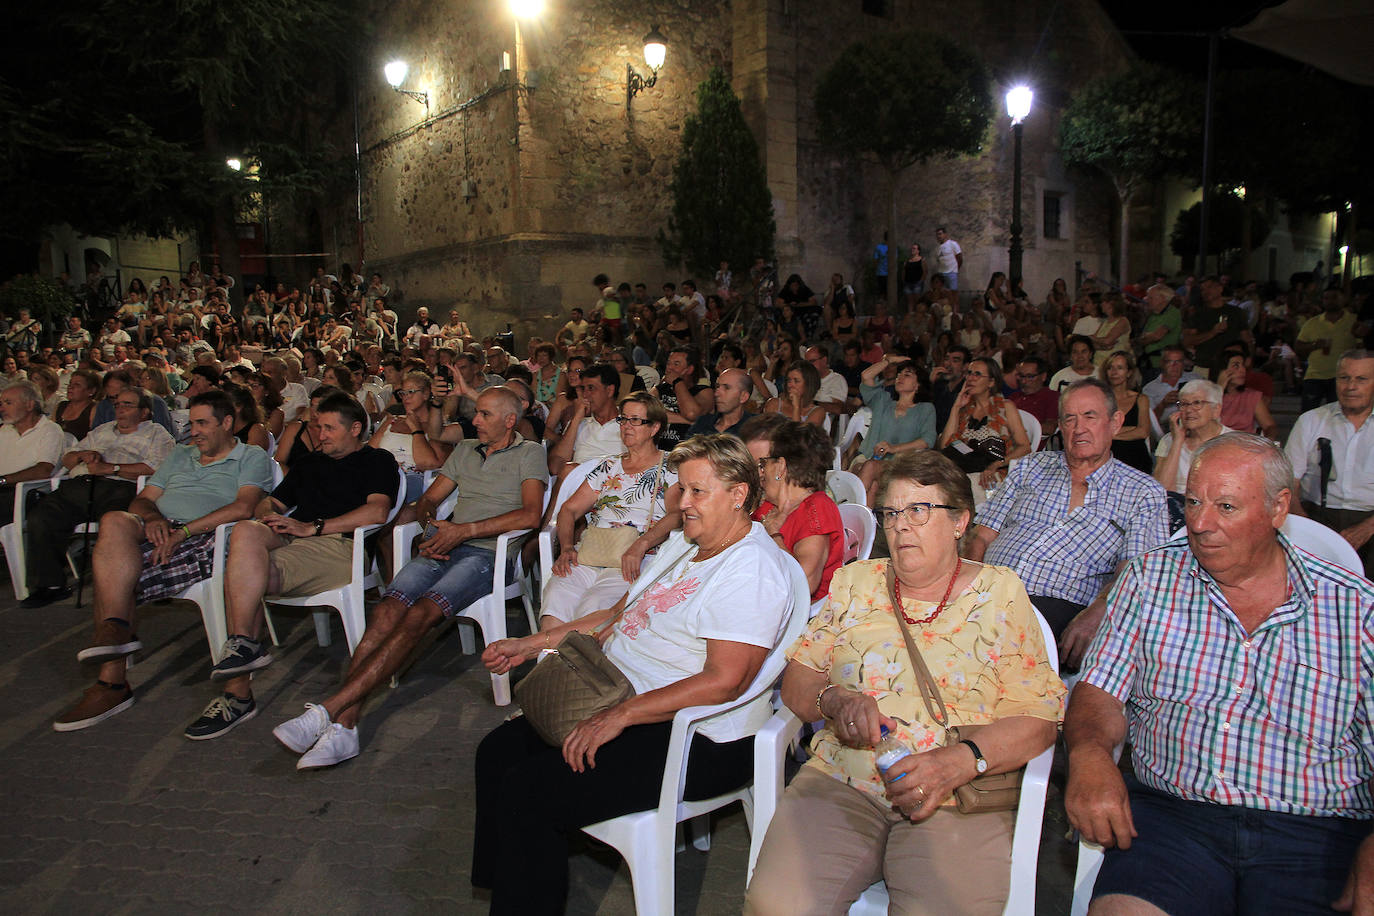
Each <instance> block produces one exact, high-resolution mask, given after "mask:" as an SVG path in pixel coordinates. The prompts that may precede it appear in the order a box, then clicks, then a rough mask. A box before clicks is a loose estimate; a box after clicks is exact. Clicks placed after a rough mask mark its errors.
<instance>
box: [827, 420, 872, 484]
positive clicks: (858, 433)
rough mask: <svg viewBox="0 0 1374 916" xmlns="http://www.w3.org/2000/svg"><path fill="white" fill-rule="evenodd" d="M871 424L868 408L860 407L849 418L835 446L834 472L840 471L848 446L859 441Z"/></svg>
mask: <svg viewBox="0 0 1374 916" xmlns="http://www.w3.org/2000/svg"><path fill="white" fill-rule="evenodd" d="M871 422H873V410H872V409H871V408H868V407H860V408H859V409H858V410H856V411H854V413H853V414H851V415H850V417H849V422H848V423H847V424H845V427H844V433H843V434H841V436H840V444H839V445H837V446H835V470H837V471H842V470H844V467H843V466H842V462H843V461H844V453H845V452H847V451H848V450H849V446H850V445H852V444H853V443H854V440H855V439H861V438H863V437H864V436H865V435H866V434H867V433H868V424H869V423H871Z"/></svg>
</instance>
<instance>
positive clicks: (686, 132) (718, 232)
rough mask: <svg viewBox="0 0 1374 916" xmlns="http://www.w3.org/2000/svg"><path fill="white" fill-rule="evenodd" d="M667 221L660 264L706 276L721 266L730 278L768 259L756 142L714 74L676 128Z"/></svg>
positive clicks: (769, 223)
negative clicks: (677, 147)
mask: <svg viewBox="0 0 1374 916" xmlns="http://www.w3.org/2000/svg"><path fill="white" fill-rule="evenodd" d="M670 190H671V191H672V193H673V210H672V215H671V216H669V217H668V231H667V232H666V233H665V232H663V231H661V230H660V232H659V243H660V244H661V245H662V247H663V257H664V259H665V260H666V261H668V262H669V263H671V264H684V265H686V267H687V269H688V270H689V271H691V272H693V273H696V274H702V275H706V276H710V275H711V274H713V273H715V271H716V268H717V266H718V265H719V263H720V262H721V261H722V260H727V261H729V262H730V264H731V265H732V266H733V267H734V269H735V270H736V271H739V270H743V269H747V266H748V265H749V264H752V263H753V261H754V258H756V257H760V256H762V257H766V258H770V259H771V258H772V256H773V237H774V235H775V234H776V232H777V226H776V224H775V223H774V222H773V198H772V195H771V194H770V193H769V191H768V175H767V170H766V169H765V167H764V164H763V159H762V157H761V156H760V154H759V146H758V142H757V141H756V140H755V139H754V135H753V133H752V132H751V131H750V130H749V125H747V124H746V123H745V122H744V113H743V112H742V111H741V110H740V104H739V98H738V97H737V96H736V95H735V92H734V90H733V89H732V88H731V87H730V81H729V80H728V79H726V77H725V72H724V71H723V70H721V69H720V68H719V67H715V68H712V70H711V72H710V74H709V75H708V76H707V77H706V79H705V80H704V81H703V82H702V83H701V85H699V86H698V87H697V110H696V113H695V114H692V115H688V116H687V120H686V121H685V122H684V124H683V127H682V151H681V152H680V153H679V154H678V159H677V164H676V165H674V166H673V182H672V184H671V185H670Z"/></svg>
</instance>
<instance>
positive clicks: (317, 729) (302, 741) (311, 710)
mask: <svg viewBox="0 0 1374 916" xmlns="http://www.w3.org/2000/svg"><path fill="white" fill-rule="evenodd" d="M328 727H329V713H328V712H326V711H325V708H324V707H323V706H316V705H315V704H314V703H306V704H305V712H303V713H301V714H300V715H299V716H296V718H294V719H289V720H287V721H285V722H283V723H282V724H281V725H278V726H277V727H276V728H274V729H272V734H273V735H275V736H276V739H277V740H278V741H280V742H281V743H282V744H284V745H286V746H287V747H289V748H290V749H291V750H293V751H295V752H296V753H297V754H304V753H305V752H306V751H308V750H310V748H311V747H313V746H314V744H315V742H316V741H319V740H320V735H323V734H324V730H325V729H326V728H328Z"/></svg>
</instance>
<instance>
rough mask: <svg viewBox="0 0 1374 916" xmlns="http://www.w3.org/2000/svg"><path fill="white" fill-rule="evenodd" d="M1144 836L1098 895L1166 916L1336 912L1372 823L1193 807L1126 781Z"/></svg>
mask: <svg viewBox="0 0 1374 916" xmlns="http://www.w3.org/2000/svg"><path fill="white" fill-rule="evenodd" d="M1126 786H1127V788H1128V789H1129V790H1130V795H1131V817H1132V819H1133V820H1134V821H1135V829H1136V833H1137V834H1138V835H1137V836H1136V838H1135V839H1134V840H1133V841H1132V842H1131V848H1130V849H1126V850H1121V849H1109V850H1107V854H1106V857H1105V858H1104V859H1103V861H1102V871H1101V872H1100V873H1099V874H1098V877H1097V884H1096V885H1095V886H1094V887H1093V897H1094V898H1097V897H1104V896H1106V895H1108V894H1128V895H1130V896H1132V897H1139V898H1141V899H1143V900H1147V901H1149V902H1150V903H1153V904H1154V905H1155V906H1157V907H1159V908H1160V909H1162V910H1164V911H1165V912H1168V913H1207V914H1209V916H1210V914H1222V913H1285V914H1288V913H1328V914H1329V913H1330V912H1331V901H1333V900H1335V899H1336V898H1337V897H1339V896H1340V894H1341V891H1342V889H1343V888H1344V887H1345V880H1346V876H1347V874H1348V873H1349V871H1350V864H1351V862H1352V861H1353V860H1354V857H1355V849H1356V847H1358V846H1359V845H1360V841H1361V840H1363V839H1364V838H1365V837H1366V836H1368V835H1369V831H1370V822H1369V821H1358V820H1354V819H1353V818H1341V817H1304V816H1301V815H1297V814H1281V813H1278V812H1274V811H1261V810H1259V809H1256V808H1241V807H1233V806H1228V805H1216V804H1211V803H1208V802H1196V801H1185V800H1184V799H1181V798H1175V797H1174V796H1172V795H1166V794H1164V793H1162V792H1156V791H1155V790H1153V789H1150V788H1147V787H1145V786H1144V785H1142V784H1141V783H1140V782H1139V780H1137V779H1135V778H1134V777H1130V776H1128V777H1127V778H1126Z"/></svg>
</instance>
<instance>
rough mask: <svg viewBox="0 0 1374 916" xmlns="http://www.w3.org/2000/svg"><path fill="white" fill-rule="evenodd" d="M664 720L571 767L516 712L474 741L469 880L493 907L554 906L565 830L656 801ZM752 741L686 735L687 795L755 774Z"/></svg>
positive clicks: (732, 785)
mask: <svg viewBox="0 0 1374 916" xmlns="http://www.w3.org/2000/svg"><path fill="white" fill-rule="evenodd" d="M671 734H672V723H671V722H658V723H654V724H652V725H633V726H631V727H629V728H627V729H625V731H624V732H623V733H621V735H620V736H619V737H618V738H616V739H615V740H614V741H610V742H608V743H607V744H605V745H603V746H602V747H601V748H600V749H599V750H597V752H596V767H595V768H594V769H589V770H586V771H585V772H582V773H574V772H573V771H572V769H571V768H569V766H568V764H567V763H566V762H565V761H564V760H563V752H562V750H561V749H559V748H555V747H550V746H549V745H547V744H545V743H544V740H543V739H542V738H540V737H539V735H538V733H536V732H535V730H534V729H533V728H532V727H530V725H529V723H528V722H526V721H525V719H524V717H523V716H522V717H520V718H516V719H512V720H511V721H509V722H506V723H504V724H502V725H501V726H499V727H498V728H496V729H494V730H493V731H492V732H491V733H490V734H488V735H487V736H486V737H485V738H483V739H482V743H481V745H479V746H478V748H477V802H476V815H477V816H476V829H475V831H474V836H473V850H472V883H473V884H474V885H476V886H477V887H483V888H491V891H492V895H491V912H492V913H512V914H516V913H518V914H544V913H548V914H555V913H562V912H563V909H564V905H565V902H566V899H567V895H568V835H569V834H570V833H572V832H573V831H575V830H577V829H578V828H580V827H585V826H587V825H588V824H595V823H597V822H598V821H604V820H606V819H607V818H612V817H618V816H620V815H622V814H630V813H632V812H635V811H647V810H648V809H650V808H654V807H657V805H658V793H659V790H660V789H661V788H662V786H663V764H664V762H665V761H666V760H667V757H668V739H669V738H670V736H671ZM753 755H754V739H753V737H752V736H751V737H748V738H741V739H740V740H738V741H731V742H729V743H726V744H716V743H715V742H713V741H710V740H708V739H706V738H703V737H701V736H700V735H698V736H697V737H696V738H694V739H693V741H692V749H691V751H690V756H689V760H690V766H689V768H688V776H687V786H686V792H685V796H686V798H688V799H702V798H710V797H712V796H714V795H721V794H723V793H725V792H729V791H731V790H733V789H737V788H739V787H740V786H742V785H744V784H745V783H746V782H748V781H749V778H750V776H751V775H752V772H753Z"/></svg>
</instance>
